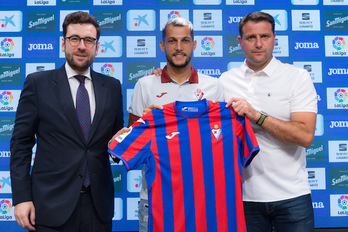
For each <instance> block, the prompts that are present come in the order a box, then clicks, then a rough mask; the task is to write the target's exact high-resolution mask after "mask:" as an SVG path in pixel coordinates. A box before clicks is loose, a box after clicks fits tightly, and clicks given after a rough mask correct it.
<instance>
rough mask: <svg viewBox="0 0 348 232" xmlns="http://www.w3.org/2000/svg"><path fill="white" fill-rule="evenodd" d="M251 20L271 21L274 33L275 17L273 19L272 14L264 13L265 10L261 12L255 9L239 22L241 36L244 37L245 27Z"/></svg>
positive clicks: (255, 21)
mask: <svg viewBox="0 0 348 232" xmlns="http://www.w3.org/2000/svg"><path fill="white" fill-rule="evenodd" d="M249 21H251V22H254V23H258V22H262V21H266V22H269V23H270V24H271V26H272V32H273V34H274V27H275V25H274V19H273V17H272V15H270V14H267V13H264V12H260V11H255V12H253V13H250V14H247V15H246V16H244V17H243V18H242V20H240V22H239V23H238V29H239V35H240V37H243V27H244V25H245V24H246V23H247V22H249Z"/></svg>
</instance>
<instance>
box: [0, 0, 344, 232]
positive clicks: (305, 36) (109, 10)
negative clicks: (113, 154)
mask: <svg viewBox="0 0 348 232" xmlns="http://www.w3.org/2000/svg"><path fill="white" fill-rule="evenodd" d="M77 10H82V11H87V12H89V13H91V14H93V15H94V16H95V17H96V18H97V19H98V22H99V24H100V25H101V27H102V36H101V38H100V49H99V54H98V56H97V57H96V59H95V62H94V64H93V69H94V70H96V71H97V72H100V73H104V74H106V75H109V76H110V78H116V79H119V80H120V81H121V83H122V90H123V97H124V112H125V122H127V119H128V113H127V108H128V106H129V104H130V100H131V96H132V93H133V88H134V84H135V83H136V82H137V80H138V79H139V78H140V77H142V76H144V75H146V74H147V73H149V72H150V71H151V70H153V69H154V68H155V67H163V66H164V65H165V56H164V54H163V53H162V52H161V51H160V49H159V46H158V44H159V42H160V41H161V36H162V30H161V28H162V27H163V25H164V24H165V23H166V22H167V21H168V20H169V19H171V18H174V17H184V18H187V19H189V20H190V21H191V22H193V24H194V30H195V39H196V40H197V44H198V45H197V49H196V50H195V51H194V54H193V60H192V64H193V66H194V67H195V68H196V70H197V71H198V72H201V73H204V74H207V75H211V76H214V77H216V78H218V77H219V76H220V75H221V73H222V72H224V71H227V70H229V69H231V68H233V67H238V66H240V65H241V63H242V62H243V60H244V54H243V52H242V50H241V49H240V46H239V44H238V41H237V36H238V29H237V28H238V27H237V25H238V22H239V21H240V19H241V18H242V17H243V16H244V15H246V14H247V13H250V12H252V11H264V12H267V13H269V14H271V15H272V16H273V17H274V19H275V23H276V28H275V29H276V33H277V37H276V45H275V48H274V52H273V55H274V56H275V57H277V58H278V59H279V60H281V61H283V62H287V63H291V64H294V65H295V66H298V67H301V68H304V69H306V70H307V71H308V72H309V73H310V76H311V78H312V80H313V82H314V85H315V88H316V90H317V93H318V111H319V112H318V117H317V125H316V131H315V138H314V141H313V144H312V146H311V147H310V148H308V149H307V150H306V152H307V161H308V180H309V183H310V186H311V189H312V196H313V207H314V213H315V226H316V228H325V227H328V228H329V227H348V208H347V207H348V167H347V166H348V165H347V164H348V163H347V162H348V114H347V113H348V111H347V109H348V82H347V80H348V44H346V43H347V42H348V31H347V30H348V0H292V1H290V0H289V1H288V0H262V1H261V0H193V1H192V0H190V1H189V0H146V1H145V0H139V1H134V0H123V1H122V0H0V209H1V210H0V228H6V231H22V229H21V228H20V227H19V226H17V224H16V222H15V218H14V214H13V212H14V206H13V205H12V199H11V181H10V173H9V162H10V151H9V150H10V149H9V142H10V138H11V134H12V131H13V126H14V119H15V114H16V109H17V105H18V99H19V96H20V93H21V90H22V87H23V83H24V80H25V77H26V76H27V75H28V74H29V73H32V72H39V71H42V70H49V69H54V68H59V67H60V66H62V65H63V63H64V61H65V59H64V53H62V51H61V39H62V26H61V25H62V22H63V20H64V17H65V16H66V15H67V14H69V13H70V12H73V11H77ZM284 88H286V86H284ZM34 159H35V147H34V149H33V162H34ZM112 164H113V165H112V171H113V175H114V186H115V200H114V202H115V214H114V218H113V230H114V231H132V230H133V231H135V230H137V229H138V221H137V220H138V219H137V216H138V215H137V213H138V212H137V209H138V201H139V191H140V188H141V173H140V170H135V171H130V172H126V170H125V168H124V167H123V166H122V165H117V164H115V163H112ZM66 200H69V199H66ZM1 230H2V229H1Z"/></svg>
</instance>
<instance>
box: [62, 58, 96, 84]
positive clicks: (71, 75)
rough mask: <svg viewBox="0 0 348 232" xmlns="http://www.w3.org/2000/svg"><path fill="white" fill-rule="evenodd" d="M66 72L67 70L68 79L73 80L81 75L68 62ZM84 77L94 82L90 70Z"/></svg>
mask: <svg viewBox="0 0 348 232" xmlns="http://www.w3.org/2000/svg"><path fill="white" fill-rule="evenodd" d="M65 70H66V75H67V76H68V79H70V78H73V77H74V76H76V75H79V74H77V73H76V72H75V71H74V70H73V69H72V68H71V67H70V65H69V64H68V62H65ZM82 75H83V76H86V77H87V78H88V79H89V80H92V77H91V70H90V68H88V69H87V70H86V72H85V73H83V74H82Z"/></svg>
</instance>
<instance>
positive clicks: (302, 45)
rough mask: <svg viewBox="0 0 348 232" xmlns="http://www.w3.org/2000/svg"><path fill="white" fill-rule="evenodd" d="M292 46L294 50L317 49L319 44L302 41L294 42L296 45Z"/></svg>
mask: <svg viewBox="0 0 348 232" xmlns="http://www.w3.org/2000/svg"><path fill="white" fill-rule="evenodd" d="M294 48H295V49H296V50H298V49H319V44H318V43H311V42H303V43H298V42H296V45H295V47H294Z"/></svg>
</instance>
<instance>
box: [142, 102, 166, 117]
mask: <svg viewBox="0 0 348 232" xmlns="http://www.w3.org/2000/svg"><path fill="white" fill-rule="evenodd" d="M153 109H160V110H163V107H162V106H161V105H156V104H153V105H151V106H148V107H146V108H145V109H144V110H143V116H144V115H145V114H146V113H148V112H150V111H151V110H153Z"/></svg>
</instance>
